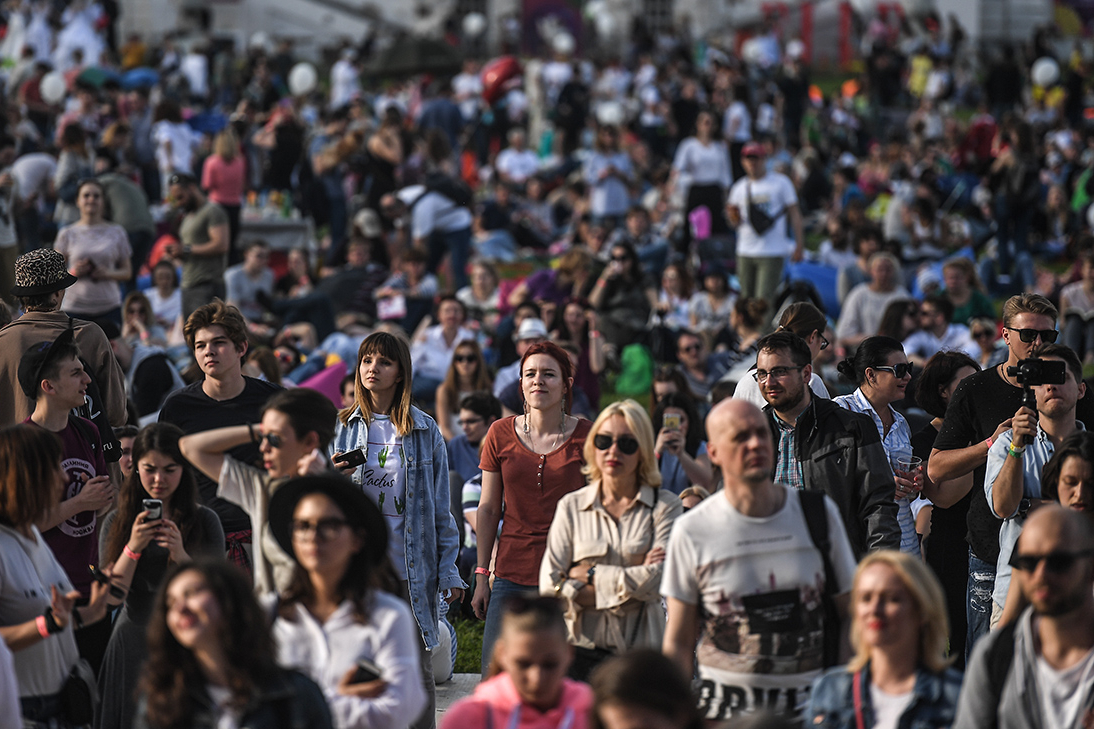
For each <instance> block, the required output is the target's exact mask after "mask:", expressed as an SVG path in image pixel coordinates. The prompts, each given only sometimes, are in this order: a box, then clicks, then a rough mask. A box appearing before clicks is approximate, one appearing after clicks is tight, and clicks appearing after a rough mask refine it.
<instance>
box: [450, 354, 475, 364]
mask: <svg viewBox="0 0 1094 729" xmlns="http://www.w3.org/2000/svg"><path fill="white" fill-rule="evenodd" d="M452 359H453V360H454V361H456V362H475V361H476V359H475V355H473V354H457V355H456V356H455V357H453V358H452Z"/></svg>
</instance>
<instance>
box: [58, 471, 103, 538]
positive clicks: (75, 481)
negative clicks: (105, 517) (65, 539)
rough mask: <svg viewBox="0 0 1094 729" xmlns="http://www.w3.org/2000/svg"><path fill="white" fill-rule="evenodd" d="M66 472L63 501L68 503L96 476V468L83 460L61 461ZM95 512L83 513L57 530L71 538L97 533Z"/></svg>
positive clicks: (64, 522)
mask: <svg viewBox="0 0 1094 729" xmlns="http://www.w3.org/2000/svg"><path fill="white" fill-rule="evenodd" d="M61 468H62V469H64V472H65V481H66V483H65V493H64V496H63V497H62V498H61V501H68V500H69V499H71V498H73V497H75V496H76V495H77V494H79V493H80V492H81V491H83V488H84V484H85V483H87V481H89V480H90V479H91V478H93V477H94V475H95V468H94V466H92V465H91V464H90V463H88V462H87V461H85V460H84V459H82V458H65V459H64V460H62V461H61ZM95 523H96V516H95V512H94V511H81V512H80V513H78V514H75V515H73V516H72V517H71V518H69V519H67V520H65V521H63V522H61V523H60V524H58V525H57V529H58V530H59V531H60V532H61V533H62V534H64V535H65V536H69V537H86V536H89V535H91V534H94V533H95Z"/></svg>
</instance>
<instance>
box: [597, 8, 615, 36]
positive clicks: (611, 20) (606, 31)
mask: <svg viewBox="0 0 1094 729" xmlns="http://www.w3.org/2000/svg"><path fill="white" fill-rule="evenodd" d="M596 34H597V35H598V36H600V38H601V39H607V38H611V37H612V36H613V35H615V17H614V16H612V14H611V13H600V15H597V16H596Z"/></svg>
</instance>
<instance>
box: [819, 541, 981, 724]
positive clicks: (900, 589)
mask: <svg viewBox="0 0 1094 729" xmlns="http://www.w3.org/2000/svg"><path fill="white" fill-rule="evenodd" d="M945 604H946V603H945V600H944V599H943V596H942V588H941V587H940V586H939V584H938V580H937V579H936V578H935V576H934V575H933V574H932V573H931V571H930V570H929V569H928V568H927V567H926V565H924V564H923V562H922V561H921V560H919V559H916V558H915V557H911V556H909V555H907V554H904V553H901V552H896V551H892V550H884V551H880V552H874V553H873V554H870V555H868V556H867V557H865V558H864V559H863V560H862V562H860V563H859V566H858V570H857V571H856V572H855V581H854V584H853V585H852V587H851V617H852V623H851V644H852V646H853V647H854V649H855V656H854V658H852V659H851V662H850V663H849V664H847V665H846V666H843V667H840V668H833V669H830V670H829V671H827V672H825V673H824V674H823V675H822V676H821V677H820V678H818V679H817V680H816V682H815V683H814V684H813V692H812V694H811V695H810V697H809V705H808V708H807V709H806V712H805V717H804V719H805V725H806V726H816V727H826V728H832V729H897V728H898V727H899V729H935V728H938V729H941V728H942V727H949V726H950V725H951V724H953V718H954V712H955V711H956V709H957V697H958V694H959V693H960V692H961V675H960V674H959V673H957V672H956V671H954V670H952V669H950V668H948V666H949V664H950V661H949V660H948V659H947V658H946V657H945V654H946V641H947V636H948V635H949V627H948V625H947V623H948V620H947V618H946V609H945Z"/></svg>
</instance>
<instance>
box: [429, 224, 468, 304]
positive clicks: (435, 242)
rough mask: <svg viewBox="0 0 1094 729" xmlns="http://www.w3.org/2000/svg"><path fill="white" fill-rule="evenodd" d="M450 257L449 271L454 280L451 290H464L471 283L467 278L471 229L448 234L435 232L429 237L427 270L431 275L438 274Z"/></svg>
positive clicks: (450, 282)
mask: <svg viewBox="0 0 1094 729" xmlns="http://www.w3.org/2000/svg"><path fill="white" fill-rule="evenodd" d="M446 254H447V255H448V269H449V272H450V273H451V274H452V280H451V281H449V282H448V285H449V288H452V289H454V290H459V289H462V288H463V287H464V286H466V285H467V284H468V282H469V279H468V278H467V262H468V261H469V260H470V259H471V229H470V228H463V229H462V230H453V231H450V232H448V233H442V232H441V231H434V232H433V234H432V235H430V236H429V261H428V262H427V263H426V268H428V269H429V272H430V273H436V272H437V269H438V268H439V267H440V265H441V262H442V261H443V260H444V257H445V255H446Z"/></svg>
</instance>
